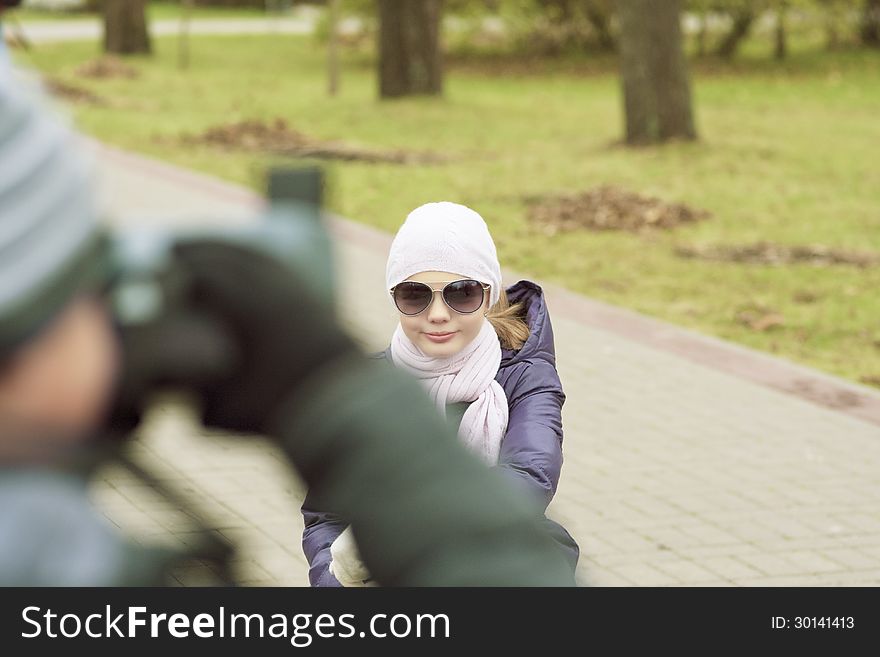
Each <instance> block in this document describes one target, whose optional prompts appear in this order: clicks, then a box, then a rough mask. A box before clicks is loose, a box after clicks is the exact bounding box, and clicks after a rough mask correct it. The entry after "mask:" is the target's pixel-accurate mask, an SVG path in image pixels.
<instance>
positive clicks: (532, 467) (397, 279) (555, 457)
mask: <svg viewBox="0 0 880 657" xmlns="http://www.w3.org/2000/svg"><path fill="white" fill-rule="evenodd" d="M386 284H387V285H386V287H387V289H388V291H389V294H390V298H391V300H392V302H393V303H394V305H395V307H396V309H397V312H398V313H399V315H400V324H399V325H398V327H397V329H396V330H395V332H394V335H393V336H392V339H391V346H390V347H389V348H388V349H386V350H385V352H384V353H382V354H379V355H378V357H379V358H385V359H387V360H389V361H390V362H391V363H393V364H394V365H395V366H396V367H399V368H401V369H402V370H404V371H406V372H409V373H410V374H412V375H413V376H415V377H416V378H417V379H419V381H420V382H421V383H422V384H423V385H424V387H425V389H426V390H427V392H428V394H429V395H430V397H431V399H432V400H433V401H434V402H435V404H436V405H437V408H438V410H439V411H440V412H441V413H443V414H445V415H446V417H447V418H449V419H450V421H451V422H453V423H454V425H455V426H457V427H458V436H459V438H460V439H461V440H462V442H463V443H464V444H465V445H466V446H467V447H468V448H469V449H471V450H472V451H473V452H474V453H475V454H476V455H477V456H478V457H479V458H481V459H483V460H484V461H485V462H486V463H487V464H489V465H490V466H493V467H497V468H499V469H500V470H501V471H502V472H503V473H505V474H506V475H507V476H509V477H510V478H511V479H512V480H513V481H514V482H516V485H518V486H519V487H521V488H522V489H523V490H525V491H527V493H528V494H530V495H531V496H532V497H533V498H534V500H535V501H536V502H537V504H538V508H539V509H540V510H541V512H543V511H544V510H546V508H547V505H548V504H549V503H550V500H551V499H552V498H553V494H554V493H555V492H556V486H557V484H558V482H559V473H560V469H561V467H562V417H561V409H562V404H563V402H564V400H565V395H564V394H563V392H562V385H561V383H560V381H559V376H558V374H557V373H556V357H555V352H554V346H553V330H552V328H551V326H550V317H549V315H548V314H547V309H546V306H545V305H544V297H543V293H542V291H541V288H540V287H538V286H537V285H535V284H534V283H531V282H529V281H520V282H518V283H516V284H515V285H513V286H512V287H510V288H508V289H507V290H506V291H505V290H504V288H502V286H501V266H500V264H499V262H498V256H497V254H496V250H495V244H494V242H493V241H492V237H491V236H490V234H489V230H488V227H487V226H486V223H485V222H484V221H483V218H482V217H481V216H480V215H479V214H477V213H476V212H474V211H473V210H471V209H470V208H467V207H465V206H463V205H458V204H456V203H448V202H442V203H429V204H427V205H423V206H421V207H419V208H417V209H415V210H413V211H412V212H411V213H410V214H409V216H408V217H407V218H406V221H405V222H404V224H403V226H401V228H400V230H399V231H398V233H397V236H396V237H395V238H394V242H393V243H392V245H391V251H390V253H389V256H388V263H387V267H386ZM302 512H303V517H304V524H305V529H304V531H303V550H304V551H305V554H306V557H307V558H308V561H309V564H310V569H309V580H310V582H311V584H312V586H340V585H343V586H362V585H364V584H365V583H366V584H368V583H369V573H368V572H367V571H366V569H365V568H364V567H363V564H362V562H361V561H360V558H359V556H358V553H357V548H356V545H355V543H354V540H353V538H352V536H351V532H350V531H348V530H346V523H345V522H344V521H342V520H341V519H339V518H338V517H335V516H332V515H330V514H327V513H322V512H320V511H317V510H314V509H313V508H312V507H311V504H310V502H309V498H308V497H307V498H306V501H305V502H304V504H303V508H302ZM546 527H547V531H548V532H549V533H550V534H551V535H552V536H553V538H554V539H555V540H556V541H557V543H558V544H559V545H560V547H561V549H562V550H564V552H565V554H566V557H567V558H568V560H569V563H570V564H571V567H572V569H574V567H575V566H576V564H577V559H578V547H577V544H576V543H575V542H574V540H573V539H572V538H571V536H570V535H569V534H568V532H567V531H566V530H565V529H563V528H562V527H561V526H559V525H558V524H556V523H555V522H553V521H551V520H546Z"/></svg>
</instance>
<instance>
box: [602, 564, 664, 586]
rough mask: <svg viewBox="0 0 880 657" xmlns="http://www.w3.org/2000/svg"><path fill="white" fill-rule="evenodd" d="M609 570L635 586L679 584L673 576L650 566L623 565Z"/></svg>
mask: <svg viewBox="0 0 880 657" xmlns="http://www.w3.org/2000/svg"><path fill="white" fill-rule="evenodd" d="M608 570H609V571H610V572H611V573H612V574H614V575H617V576H619V577H623V578H625V579H627V580H629V581H631V582H632V583H633V585H634V586H669V585H672V584H676V583H678V580H676V579H675V577H673V576H672V575H669V574H667V573H664V572H662V571H660V570H657V569H656V568H654V567H652V566H650V565H648V564H640V563H628V564H621V565H619V566H615V567H613V568H609V569H608Z"/></svg>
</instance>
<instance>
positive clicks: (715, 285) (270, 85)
mask: <svg viewBox="0 0 880 657" xmlns="http://www.w3.org/2000/svg"><path fill="white" fill-rule="evenodd" d="M157 44H158V48H157V51H158V52H157V55H156V57H155V58H153V59H134V60H132V61H133V64H134V65H135V66H137V68H139V69H140V71H141V76H140V78H139V79H136V80H97V81H94V80H86V79H80V78H77V77H76V76H75V74H74V72H73V71H74V69H75V68H76V66H77V65H79V64H80V63H81V62H83V61H86V60H88V59H90V58H92V57H94V56H95V55H97V52H96V49H95V48H96V47H95V46H94V45H87V44H81V43H80V44H64V45H53V46H48V45H46V46H40V47H39V48H38V49H36V50H35V51H33V52H32V53H31V54H30V55H27V56H26V59H27V60H28V61H29V62H30V63H31V64H32V65H34V66H36V67H38V68H40V69H42V70H44V71H46V72H47V73H50V74H52V75H56V76H59V77H61V78H62V79H64V80H66V81H68V82H71V83H75V84H77V85H79V86H83V87H87V88H88V89H90V90H91V91H93V92H94V93H96V94H98V95H100V96H102V97H104V98H106V99H108V100H109V101H110V106H109V107H91V106H84V105H79V106H77V107H76V108H75V115H76V118H77V120H78V121H79V124H80V125H81V126H82V128H83V129H84V130H85V131H87V132H89V133H92V134H94V135H96V136H98V137H99V138H101V139H104V140H106V141H107V142H110V143H113V144H116V145H119V146H121V147H125V148H130V149H134V150H137V151H141V152H144V153H148V154H150V155H154V156H158V157H160V158H163V159H166V160H169V161H172V162H175V163H177V164H179V165H183V166H188V167H192V168H195V169H199V170H202V171H206V172H209V173H212V174H216V175H219V176H221V177H223V178H227V179H229V180H233V181H236V182H240V183H244V184H247V185H250V186H254V187H259V186H260V185H261V180H262V175H263V172H264V171H265V168H266V166H267V164H268V159H267V158H265V157H259V156H255V155H245V154H222V155H220V154H218V152H217V151H215V150H212V149H210V148H207V147H187V148H184V147H181V146H180V145H179V144H177V143H175V141H174V140H175V138H176V137H177V136H179V135H180V134H181V133H188V132H189V133H194V132H197V131H200V130H203V129H205V128H207V127H209V126H213V125H217V124H221V123H226V122H231V121H238V120H241V119H246V118H263V119H270V118H274V117H276V116H282V117H284V118H286V119H287V120H288V121H289V123H290V125H291V126H292V127H293V128H295V129H297V130H300V131H302V132H304V133H306V134H308V135H311V136H313V137H316V138H322V139H334V140H344V141H348V142H352V143H357V144H362V145H367V146H371V147H376V148H405V149H416V150H421V149H424V150H431V151H438V152H442V153H445V154H448V155H450V156H452V157H453V160H452V161H451V162H450V163H448V164H443V165H425V166H400V165H389V164H363V163H335V164H331V165H329V167H328V169H329V172H330V175H331V179H332V181H333V183H334V188H333V192H332V195H331V199H330V205H331V206H332V209H334V210H335V211H338V212H340V213H342V214H344V215H346V216H349V217H351V218H353V219H356V220H358V221H362V222H365V223H368V224H371V225H374V226H378V227H380V228H383V229H385V230H388V231H393V230H395V229H396V228H397V226H398V225H399V224H400V222H401V221H402V219H403V218H404V216H405V215H406V213H407V212H408V211H409V210H411V209H412V208H414V207H415V206H417V205H419V204H421V203H423V202H426V201H428V200H437V199H450V200H457V201H460V202H463V203H466V204H469V205H472V206H473V207H474V208H476V209H477V210H479V211H480V212H481V213H482V214H483V216H484V217H485V218H486V219H487V221H488V222H489V224H490V226H491V228H492V232H493V235H494V236H495V238H496V242H497V244H498V248H499V253H500V257H501V259H502V264H503V265H504V266H509V267H511V268H513V269H517V270H519V271H524V272H528V273H530V274H532V275H534V276H536V277H540V278H542V279H545V280H549V281H554V282H557V283H561V284H563V285H565V286H567V287H569V288H570V289H573V290H577V291H579V292H582V293H584V294H587V295H590V296H593V297H597V298H600V299H604V300H606V301H609V302H612V303H615V304H620V305H622V306H626V307H629V308H633V309H635V310H638V311H641V312H644V313H647V314H650V315H654V316H657V317H660V318H663V319H665V320H669V321H672V322H675V323H677V324H680V325H684V326H688V327H692V328H695V329H697V330H700V331H703V332H706V333H710V334H714V335H717V336H720V337H722V338H726V339H729V340H732V341H735V342H739V343H742V344H745V345H749V346H752V347H756V348H758V349H762V350H766V351H770V352H773V353H776V354H779V355H782V356H785V357H787V358H790V359H792V360H795V361H799V362H802V363H806V364H808V365H812V366H815V367H818V368H820V369H823V370H826V371H829V372H833V373H836V374H839V375H842V376H844V377H848V378H850V379H853V380H867V378H868V377H880V322H878V319H880V295H878V294H877V290H878V289H880V268H872V269H857V268H854V267H846V266H842V267H825V268H815V267H812V266H808V265H795V266H784V267H771V266H755V265H745V264H718V263H709V262H697V261H689V260H682V259H680V258H678V257H676V255H675V254H674V248H675V246H676V245H677V244H741V243H747V242H752V241H756V240H768V241H774V242H780V243H783V244H789V245H797V244H824V245H828V246H833V247H840V248H846V249H855V250H866V251H873V252H880V167H878V162H880V158H878V151H880V149H878V145H880V120H878V118H880V53H877V52H874V53H871V52H863V51H847V52H840V53H834V54H824V53H817V52H807V51H800V52H795V53H793V55H792V57H791V58H790V59H789V60H788V61H786V62H783V63H776V62H773V61H772V60H768V59H767V55H766V51H767V48H766V47H763V46H761V47H760V48H759V47H757V46H756V47H754V48H753V51H750V50H749V49H746V50H745V51H744V53H743V57H742V59H741V60H739V61H738V62H737V63H735V64H732V65H728V64H719V63H713V62H711V61H709V62H703V63H699V64H697V65H695V73H694V78H695V79H694V93H695V100H696V109H697V119H698V128H699V131H700V134H701V137H702V140H701V141H700V142H699V143H695V144H673V145H669V146H666V147H663V148H656V149H642V150H629V149H625V148H622V147H619V146H617V145H615V144H616V142H617V140H618V139H619V137H620V133H621V110H620V104H621V102H620V98H619V84H618V80H617V78H616V75H615V73H614V69H613V63H612V62H610V61H608V60H602V59H595V58H581V59H577V58H574V59H572V58H569V59H566V60H560V61H554V62H529V63H527V64H528V65H523V62H521V61H517V62H510V61H508V60H505V59H503V58H500V57H497V56H494V57H493V56H485V57H481V58H480V59H479V60H477V61H473V60H471V61H469V62H464V63H456V64H453V65H452V66H451V70H450V71H449V72H448V78H447V88H446V94H445V98H444V99H442V100H438V99H425V98H416V99H406V100H399V101H394V102H384V103H383V102H379V101H377V100H376V93H375V87H376V80H375V76H374V72H373V66H372V63H371V62H372V60H371V58H370V56H369V54H364V53H351V52H348V53H346V54H345V56H344V57H343V64H344V71H343V76H342V89H341V94H340V95H339V96H338V97H336V98H333V99H331V98H329V97H327V95H326V93H325V78H324V53H323V51H322V49H321V48H320V47H317V46H316V44H315V42H314V41H313V40H312V39H308V38H296V37H291V36H280V37H269V36H262V37H217V38H196V39H193V68H192V69H191V70H190V71H187V72H181V71H178V70H177V69H176V65H175V62H176V49H175V42H174V40H173V39H166V40H163V39H159V40H157ZM502 72H503V74H502ZM603 183H612V184H615V185H620V186H623V187H625V188H628V189H631V190H634V191H637V192H639V193H642V194H650V195H657V196H660V197H662V198H664V199H666V200H670V201H681V202H686V203H688V204H691V205H693V206H696V207H699V208H705V209H708V210H709V211H711V212H712V214H713V217H712V218H711V219H710V220H708V221H705V222H702V223H699V224H696V225H691V226H687V227H683V228H680V229H678V230H676V231H674V232H668V233H664V234H659V235H654V236H637V235H631V234H616V233H603V234H595V233H587V232H580V233H571V234H560V235H556V236H552V237H551V236H546V235H543V234H541V233H540V232H539V231H536V230H534V229H532V228H531V227H530V226H529V225H528V222H527V220H526V209H525V205H524V203H523V201H522V198H523V197H524V196H529V195H536V194H546V193H555V192H576V191H580V190H587V189H589V188H591V187H594V186H596V185H599V184H603ZM805 292H809V293H810V294H811V295H812V296H813V297H815V300H813V301H811V302H804V301H798V299H803V298H804V293H805ZM750 308H759V309H765V310H766V311H768V312H769V311H773V312H778V313H780V314H781V315H782V316H783V317H784V325H783V326H781V327H777V328H773V329H770V330H767V331H756V330H753V329H751V328H749V327H747V326H745V325H743V324H742V323H740V322H739V321H738V320H737V314H738V313H739V312H741V311H743V310H748V309H750Z"/></svg>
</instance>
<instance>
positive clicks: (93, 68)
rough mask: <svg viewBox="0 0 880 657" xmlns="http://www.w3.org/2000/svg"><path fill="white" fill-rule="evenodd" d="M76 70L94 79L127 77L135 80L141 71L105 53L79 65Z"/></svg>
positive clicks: (85, 76)
mask: <svg viewBox="0 0 880 657" xmlns="http://www.w3.org/2000/svg"><path fill="white" fill-rule="evenodd" d="M75 72H76V74H77V75H79V76H80V77H84V78H93V79H108V78H126V79H129V80H133V79H134V78H136V77H138V76H139V75H140V71H138V70H137V69H136V68H134V67H133V66H129V65H128V64H126V63H125V62H123V61H122V60H121V59H120V58H119V57H115V56H113V55H104V56H103V57H98V58H97V59H93V60H91V61H88V62H86V63H85V64H82V65H80V66H79V67H77V69H76V71H75Z"/></svg>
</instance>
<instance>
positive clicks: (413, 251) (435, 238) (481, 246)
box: [385, 201, 501, 306]
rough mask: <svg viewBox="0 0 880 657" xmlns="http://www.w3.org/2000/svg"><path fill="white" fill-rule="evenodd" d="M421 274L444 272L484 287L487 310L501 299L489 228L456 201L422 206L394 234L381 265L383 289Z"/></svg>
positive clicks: (498, 268)
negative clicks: (487, 302) (486, 292)
mask: <svg viewBox="0 0 880 657" xmlns="http://www.w3.org/2000/svg"><path fill="white" fill-rule="evenodd" d="M423 271H448V272H450V273H453V274H458V275H460V276H463V277H466V278H473V279H475V280H478V281H480V282H482V283H488V284H489V285H491V286H492V289H491V290H490V291H489V305H490V306H493V305H495V303H497V302H498V298H499V296H500V295H501V265H500V264H499V263H498V253H497V252H496V250H495V242H493V241H492V236H491V235H490V234H489V227H488V226H486V222H485V221H483V218H482V217H481V216H480V215H479V214H477V213H476V212H474V211H473V210H471V209H470V208H469V207H466V206H464V205H459V204H458V203H450V202H448V201H443V202H440V203H426V204H425V205H422V206H421V207H418V208H416V209H415V210H413V211H412V212H410V213H409V216H408V217H407V218H406V221H404V222H403V225H402V226H401V227H400V230H398V231H397V235H396V236H395V237H394V242H392V244H391V251H390V252H389V254H388V264H387V266H386V267H385V282H386V287H387V289H389V290H390V289H391V288H392V287H394V286H395V285H397V284H398V283H400V282H402V281H405V280H406V279H407V278H409V277H410V276H412V275H413V274H418V273H419V272H423Z"/></svg>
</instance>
